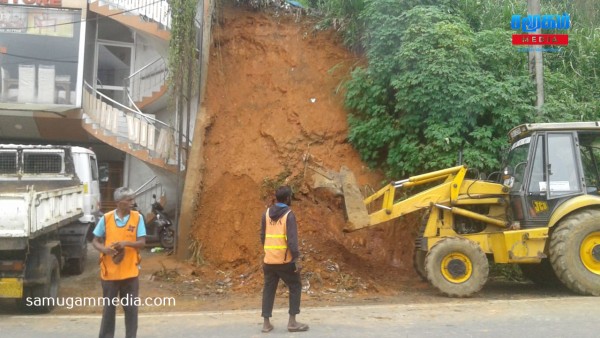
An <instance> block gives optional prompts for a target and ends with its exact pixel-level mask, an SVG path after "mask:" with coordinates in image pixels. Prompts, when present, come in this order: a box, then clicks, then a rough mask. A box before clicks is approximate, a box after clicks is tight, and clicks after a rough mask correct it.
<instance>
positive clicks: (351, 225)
mask: <svg viewBox="0 0 600 338" xmlns="http://www.w3.org/2000/svg"><path fill="white" fill-rule="evenodd" d="M340 174H341V177H342V187H343V188H342V189H343V191H344V204H345V205H346V216H347V217H348V222H347V223H346V227H345V228H344V231H347V232H350V231H355V230H358V229H362V228H364V227H367V226H369V224H370V222H369V212H368V211H367V206H366V205H365V203H364V197H363V195H362V193H361V192H360V188H359V187H358V183H357V182H356V178H355V177H354V174H353V173H352V171H350V169H348V168H346V167H345V166H342V169H341V170H340Z"/></svg>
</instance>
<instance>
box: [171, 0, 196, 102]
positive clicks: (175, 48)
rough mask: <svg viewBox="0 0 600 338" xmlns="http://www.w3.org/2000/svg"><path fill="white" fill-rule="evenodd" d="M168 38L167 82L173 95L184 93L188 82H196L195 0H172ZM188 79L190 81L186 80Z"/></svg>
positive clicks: (192, 83) (193, 83)
mask: <svg viewBox="0 0 600 338" xmlns="http://www.w3.org/2000/svg"><path fill="white" fill-rule="evenodd" d="M169 5H170V7H171V39H170V40H169V83H170V86H171V88H172V89H173V93H174V94H175V95H179V94H180V93H184V92H185V91H186V89H187V85H188V83H189V84H191V85H192V87H193V86H194V85H195V84H196V79H197V76H195V74H197V72H198V65H197V62H196V54H197V53H196V29H195V27H196V26H195V24H194V19H195V17H196V1H193V0H172V1H169ZM188 79H189V80H190V81H188Z"/></svg>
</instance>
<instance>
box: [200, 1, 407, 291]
mask: <svg viewBox="0 0 600 338" xmlns="http://www.w3.org/2000/svg"><path fill="white" fill-rule="evenodd" d="M314 27H315V22H312V21H310V20H309V19H303V20H301V21H300V22H296V20H295V18H294V17H293V16H290V15H286V14H285V13H283V12H275V11H263V12H259V11H249V10H247V9H244V8H238V7H225V8H222V9H220V10H218V20H217V23H216V24H215V25H214V27H213V44H212V47H211V54H210V62H209V74H208V86H207V93H206V100H205V102H204V106H205V107H206V113H207V114H208V117H209V119H210V121H211V122H210V125H209V127H208V128H207V132H206V137H205V140H204V149H205V170H204V175H203V187H202V193H201V197H200V201H199V208H198V210H197V214H196V217H195V219H196V222H195V224H194V227H193V237H195V238H196V239H197V240H198V241H199V242H200V243H201V245H202V256H203V258H204V260H205V264H204V265H203V266H202V267H201V268H200V270H201V271H199V272H198V273H197V275H202V276H205V277H208V278H210V276H211V275H212V276H213V277H214V278H215V279H219V278H220V280H221V281H220V282H219V283H220V284H219V285H221V286H222V287H224V288H229V289H231V290H234V291H236V292H242V293H255V292H259V291H260V289H261V285H262V271H261V259H262V248H261V244H260V239H259V232H260V218H261V215H262V213H263V212H264V210H265V208H267V207H268V206H269V205H270V204H271V203H272V194H273V191H274V190H273V189H274V188H276V186H277V184H278V183H280V182H287V183H289V184H291V185H292V186H293V187H294V188H295V196H294V201H293V204H292V209H293V210H294V212H295V213H296V217H297V219H298V224H299V238H300V249H301V252H302V253H303V254H304V270H303V282H304V290H305V291H306V292H307V294H314V293H328V292H329V293H339V292H355V293H372V292H376V293H395V292H397V291H400V290H402V289H403V288H406V287H407V285H408V284H410V283H412V282H415V281H416V279H417V278H416V276H415V274H414V272H413V270H412V251H413V243H412V242H413V239H414V232H415V223H416V222H418V219H417V217H416V216H409V217H407V218H404V219H403V220H402V221H396V222H395V223H393V224H385V225H382V226H378V227H374V228H370V229H366V230H361V231H357V232H353V233H344V232H343V231H342V228H343V227H344V224H345V219H344V211H343V200H342V199H341V197H336V196H334V195H333V194H331V193H329V192H327V191H322V190H315V189H312V188H311V186H310V176H311V175H312V174H313V171H312V170H311V169H309V168H308V167H307V163H306V162H305V161H304V160H305V159H306V158H307V156H309V157H310V158H311V161H312V163H319V164H321V165H323V166H324V167H325V168H330V169H333V170H336V171H337V170H339V169H340V167H341V166H342V165H345V166H347V167H349V168H350V169H351V170H352V171H353V172H354V174H355V175H356V178H357V180H358V182H359V184H360V185H361V186H363V187H366V186H370V187H373V188H378V187H379V186H380V184H381V182H382V175H381V174H380V173H378V172H376V171H371V170H369V169H368V168H367V167H366V166H365V165H364V164H363V163H362V162H361V161H360V158H359V155H358V154H357V152H356V151H355V150H354V149H353V148H352V146H351V145H350V144H349V143H348V141H347V134H348V124H347V121H346V118H347V113H346V111H345V110H344V105H343V95H342V94H341V93H340V88H342V86H341V84H342V83H343V81H344V79H345V78H346V77H347V76H348V73H349V70H350V69H351V68H352V67H354V66H356V65H357V64H358V63H360V62H361V60H359V59H358V58H357V56H355V55H353V54H352V53H350V52H349V51H347V50H346V49H345V48H344V47H343V46H342V45H341V44H340V43H339V41H338V39H337V38H336V36H335V33H334V32H331V31H317V30H315V28H314Z"/></svg>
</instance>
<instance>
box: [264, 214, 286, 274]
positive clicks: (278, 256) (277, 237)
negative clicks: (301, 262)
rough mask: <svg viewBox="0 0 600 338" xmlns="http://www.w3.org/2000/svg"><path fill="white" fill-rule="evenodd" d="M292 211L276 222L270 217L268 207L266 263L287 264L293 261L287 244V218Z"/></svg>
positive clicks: (266, 217)
mask: <svg viewBox="0 0 600 338" xmlns="http://www.w3.org/2000/svg"><path fill="white" fill-rule="evenodd" d="M290 211H291V210H290ZM290 211H288V212H286V213H285V215H283V216H282V217H281V218H280V219H278V220H277V222H275V221H273V220H272V219H271V217H269V209H267V214H266V215H265V245H264V249H265V259H264V262H265V264H285V263H289V262H291V261H292V254H291V253H290V254H288V252H289V250H288V246H287V218H288V214H289V213H290Z"/></svg>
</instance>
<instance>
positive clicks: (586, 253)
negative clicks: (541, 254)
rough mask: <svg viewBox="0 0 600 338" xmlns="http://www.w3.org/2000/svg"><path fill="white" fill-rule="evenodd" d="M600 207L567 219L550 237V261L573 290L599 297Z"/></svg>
mask: <svg viewBox="0 0 600 338" xmlns="http://www.w3.org/2000/svg"><path fill="white" fill-rule="evenodd" d="M599 220H600V210H594V209H588V210H583V211H579V212H575V213H574V214H572V215H569V216H567V217H566V218H564V219H563V220H562V221H561V222H560V223H559V224H558V225H557V227H556V229H555V230H554V232H552V234H551V236H550V249H549V254H550V263H551V264H552V268H553V269H554V272H556V275H557V277H558V278H559V279H560V280H561V281H562V282H563V284H564V285H565V286H566V287H568V288H569V289H571V290H572V291H574V292H576V293H579V294H582V295H592V296H600V221H599Z"/></svg>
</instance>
